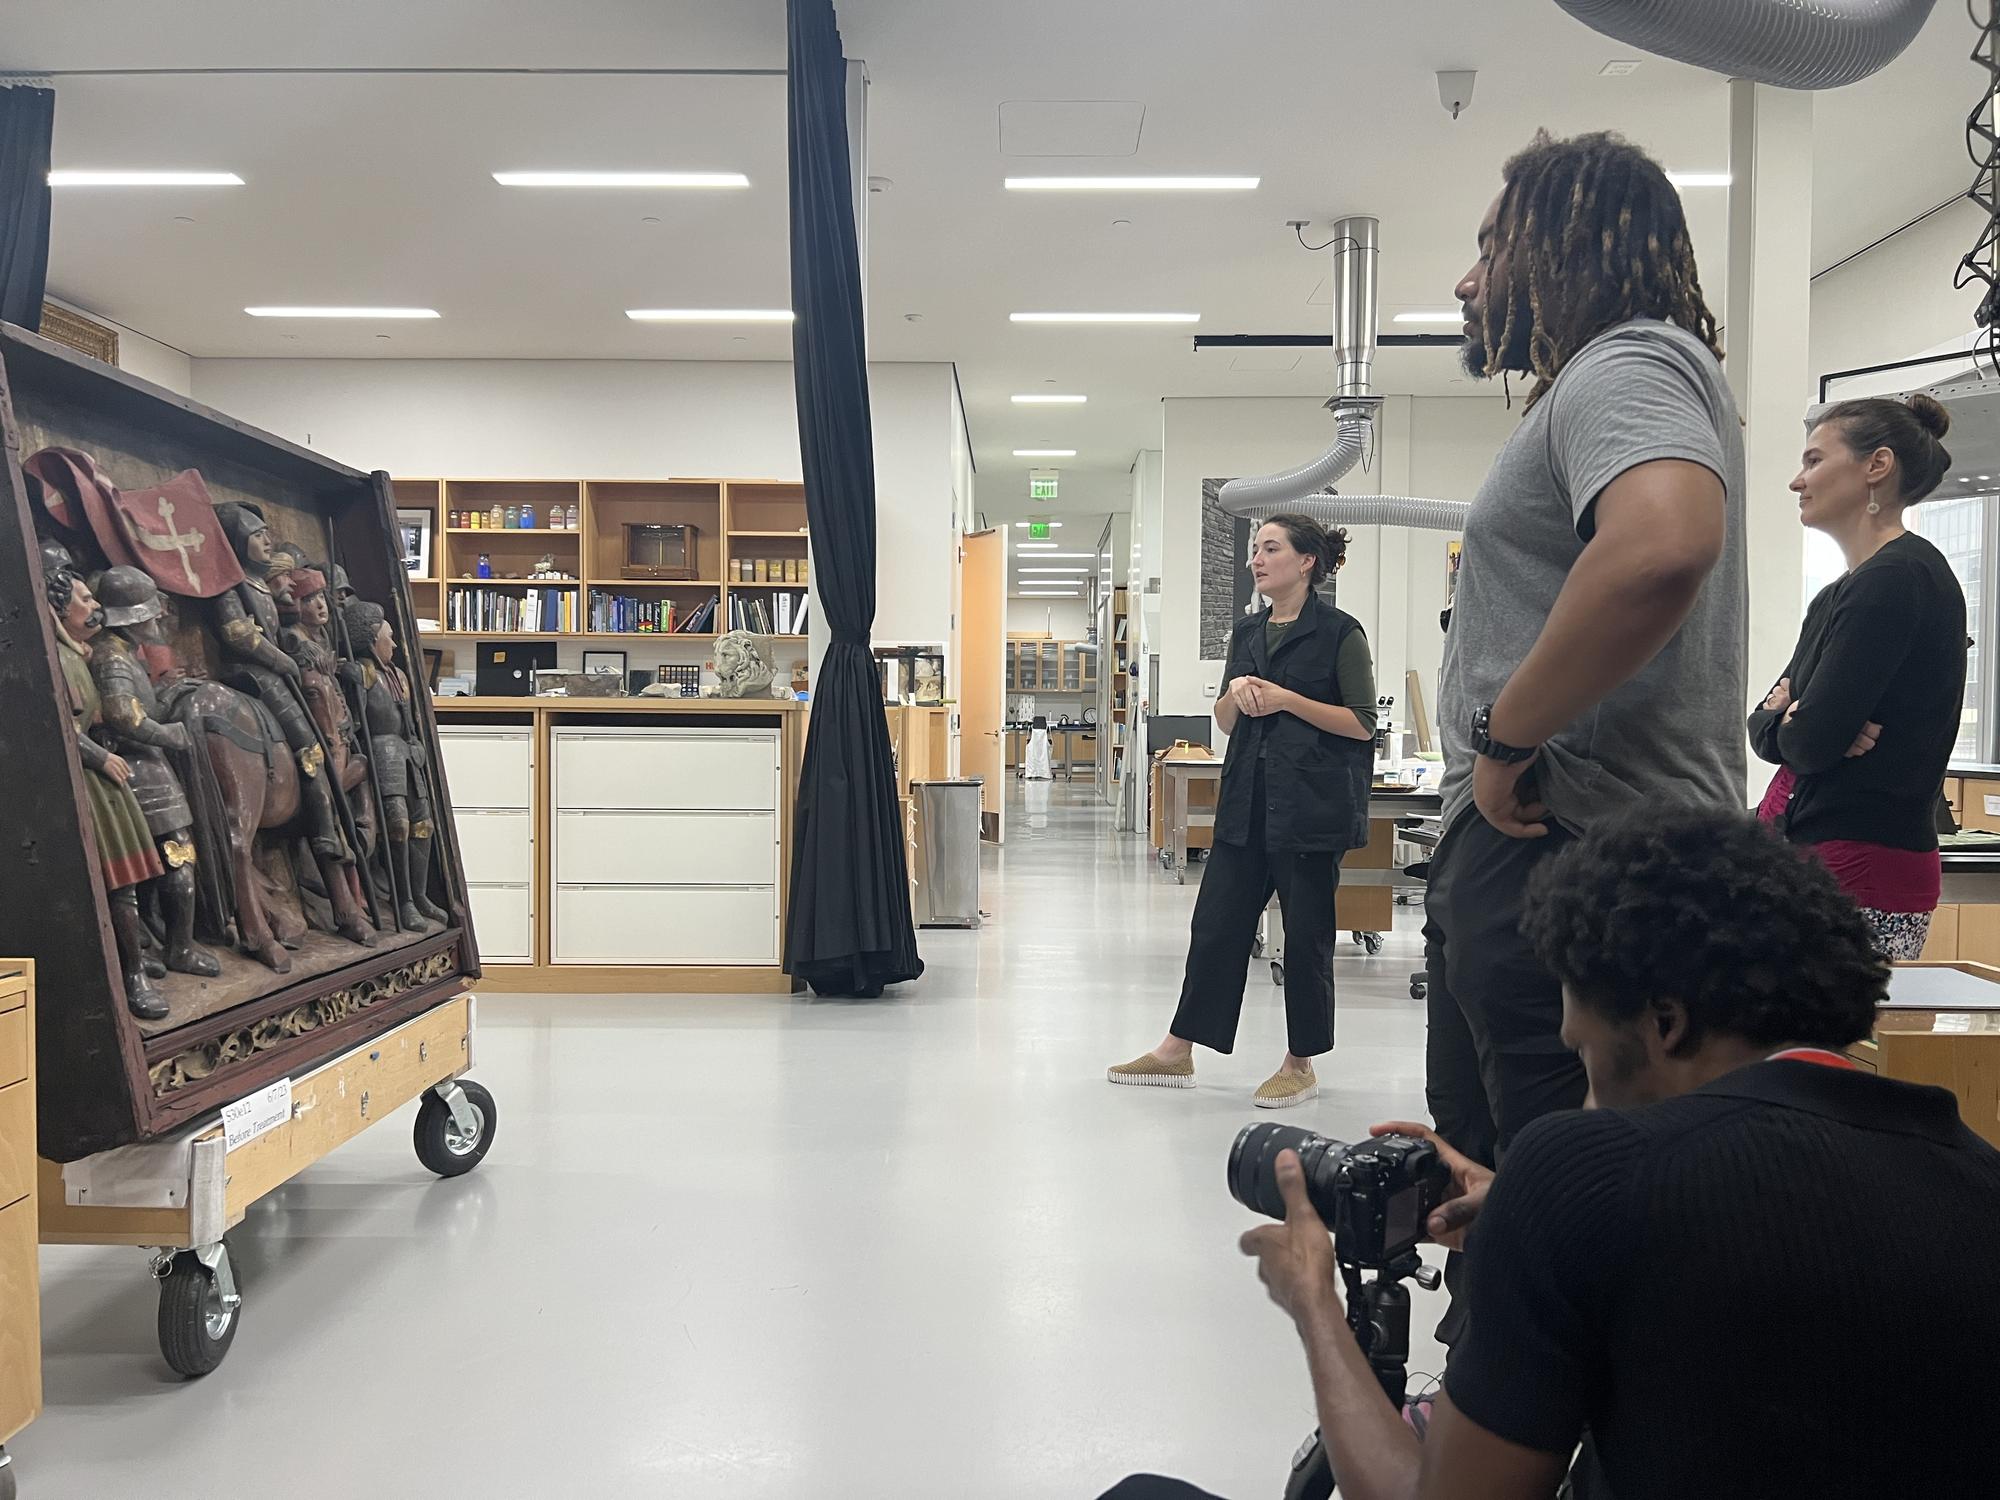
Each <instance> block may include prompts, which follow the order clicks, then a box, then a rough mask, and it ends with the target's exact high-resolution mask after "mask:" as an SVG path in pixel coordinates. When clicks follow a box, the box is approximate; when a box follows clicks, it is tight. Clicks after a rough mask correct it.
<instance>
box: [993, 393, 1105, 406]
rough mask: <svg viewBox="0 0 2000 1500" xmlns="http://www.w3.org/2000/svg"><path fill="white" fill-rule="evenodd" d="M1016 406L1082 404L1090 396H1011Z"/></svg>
mask: <svg viewBox="0 0 2000 1500" xmlns="http://www.w3.org/2000/svg"><path fill="white" fill-rule="evenodd" d="M1010 399H1011V400H1012V401H1013V403H1014V404H1015V405H1016V406H1081V405H1083V403H1084V402H1086V401H1088V400H1089V399H1090V397H1088V396H1056V395H1046V396H1044V395H1028V396H1014V397H1011V398H1010Z"/></svg>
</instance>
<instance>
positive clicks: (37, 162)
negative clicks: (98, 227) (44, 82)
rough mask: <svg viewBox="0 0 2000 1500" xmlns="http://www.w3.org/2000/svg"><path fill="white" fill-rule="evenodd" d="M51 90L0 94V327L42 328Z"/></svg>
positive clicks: (22, 87) (22, 88) (17, 88)
mask: <svg viewBox="0 0 2000 1500" xmlns="http://www.w3.org/2000/svg"><path fill="white" fill-rule="evenodd" d="M55 129H56V94H55V90H54V89H41V88H32V87H30V86H28V85H27V84H14V85H11V86H9V87H5V88H0V322H5V323H18V324H20V325H21V327H23V328H26V329H28V330H30V331H33V330H34V329H37V328H40V327H41V326H42V292H43V290H44V288H45V287H46V286H47V283H48V275H49V143H50V141H52V140H53V139H54V137H55Z"/></svg>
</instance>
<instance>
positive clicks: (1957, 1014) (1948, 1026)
mask: <svg viewBox="0 0 2000 1500" xmlns="http://www.w3.org/2000/svg"><path fill="white" fill-rule="evenodd" d="M1931 1030H1932V1031H1933V1032H1938V1031H1970V1030H1972V1016H1971V1013H1970V1012H1968V1011H1947V1012H1946V1013H1945V1014H1943V1015H1941V1016H1938V1017H1937V1018H1936V1019H1934V1020H1933V1021H1932V1022H1931Z"/></svg>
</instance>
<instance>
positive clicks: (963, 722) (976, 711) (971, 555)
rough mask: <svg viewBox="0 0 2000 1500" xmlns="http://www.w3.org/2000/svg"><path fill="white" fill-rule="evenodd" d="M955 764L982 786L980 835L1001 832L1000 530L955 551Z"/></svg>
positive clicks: (1003, 557) (1003, 617) (1003, 639)
mask: <svg viewBox="0 0 2000 1500" xmlns="http://www.w3.org/2000/svg"><path fill="white" fill-rule="evenodd" d="M958 556H959V564H958V565H959V569H960V581H959V598H960V600H961V601H962V607H963V609H964V614H963V616H962V617H961V619H960V621H959V625H960V635H959V667H958V673H959V694H958V714H959V765H960V769H961V771H962V773H963V774H964V775H967V776H977V777H979V778H981V779H982V780H983V781H984V782H985V783H986V785H985V787H984V788H983V790H982V791H981V793H980V800H979V807H980V813H981V816H980V820H979V821H980V831H981V833H982V835H983V836H984V837H985V838H987V839H988V840H990V841H991V842H993V843H996V844H997V843H999V842H1000V839H1001V835H1002V832H1003V825H1002V815H1003V812H1004V810H1005V807H1006V800H1007V799H1006V787H1007V783H1006V770H1005V767H1004V765H1003V759H1004V756H1003V749H1004V747H1003V745H1002V743H1001V739H1000V731H1001V724H1002V720H1003V717H1004V715H1005V713H1006V706H1007V693H1006V678H1005V661H1006V655H1005V653H1006V645H1007V543H1006V538H1005V537H1004V536H1003V535H1002V534H1001V533H1000V532H998V531H978V532H968V533H967V534H966V535H965V536H964V537H963V538H962V539H961V543H960V546H959V553H958Z"/></svg>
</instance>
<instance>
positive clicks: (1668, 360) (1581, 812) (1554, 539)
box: [1438, 318, 1749, 830]
mask: <svg viewBox="0 0 2000 1500" xmlns="http://www.w3.org/2000/svg"><path fill="white" fill-rule="evenodd" d="M1669 458H1678V459H1686V460H1688V461H1690V462H1693V463H1698V464H1701V465H1703V466H1704V467H1705V468H1709V469H1712V470H1714V471H1715V473H1716V475H1717V476H1718V477H1719V478H1720V479H1721V480H1722V484H1723V489H1724V491H1725V508H1726V519H1727V533H1726V536H1725V540H1724V542H1723V548H1722V557H1721V559H1720V561H1718V562H1717V563H1716V565H1715V570H1714V571H1713V572H1712V573H1710V574H1709V576H1708V581H1707V582H1706V583H1705V584H1704V585H1703V586H1702V590H1701V594H1700V597H1699V598H1697V599H1696V601H1695V606H1694V611H1693V613H1691V614H1690V615H1689V616H1688V618H1687V620H1686V622H1685V623H1684V624H1683V625H1682V626H1681V628H1680V631H1679V633H1677V634H1676V635H1675V636H1674V638H1673V639H1672V640H1671V641H1669V642H1667V645H1666V647H1665V649H1663V650H1662V651H1661V652H1660V654H1659V655H1658V656H1656V657H1654V658H1653V660H1652V661H1650V662H1648V663H1647V664H1646V665H1645V666H1644V667H1643V668H1641V669H1640V671H1639V673H1638V675H1637V676H1635V677H1633V678H1632V679H1631V680H1630V681H1629V682H1626V683H1625V684H1623V685H1622V686H1620V687H1618V688H1617V689H1615V690H1614V691H1613V692H1612V693H1611V694H1610V696H1609V697H1607V698H1605V699H1604V700H1603V701H1602V702H1601V703H1599V704H1598V705H1597V707H1596V708H1594V709H1592V710H1591V711H1590V712H1589V713H1587V714H1585V715H1584V716H1583V717H1582V718H1580V719H1578V720H1577V721H1576V722H1575V723H1573V724H1570V725H1569V726H1567V727H1566V728H1564V729H1563V730H1562V731H1561V732H1560V733H1558V734H1557V735H1556V736H1555V738H1554V739H1552V740H1550V741H1549V742H1548V743H1547V744H1546V745H1545V746H1543V748H1542V754H1541V758H1540V759H1539V760H1538V761H1537V762H1536V764H1535V770H1534V774H1535V776H1536V777H1537V778H1538V784H1539V787H1540V791H1541V794H1542V797H1543V800H1545V801H1546V802H1547V803H1548V806H1549V810H1550V812H1551V813H1552V814H1553V815H1554V816H1555V817H1556V818H1558V819H1559V820H1560V821H1561V822H1562V823H1563V824H1564V825H1565V826H1566V827H1569V828H1571V829H1579V830H1580V829H1583V828H1586V827H1588V826H1589V825H1590V824H1591V822H1592V821H1594V820H1596V819H1598V818H1601V817H1603V816H1604V815H1606V814H1608V813H1612V812H1615V811H1617V810H1618V809H1620V808H1623V807H1627V806H1630V805H1631V804H1633V803H1636V802H1640V801H1647V802H1660V801H1666V802H1686V803H1701V804H1709V805H1726V806H1730V807H1741V806H1743V805H1744V785H1745V782H1744V776H1745V770H1746V767H1745V764H1744V761H1745V754H1744V744H1743V709H1744V702H1745V691H1746V685H1745V680H1744V679H1745V672H1746V668H1745V656H1746V654H1747V650H1748V645H1747V640H1746V637H1745V631H1746V629H1747V619H1748V608H1749V585H1748V581H1747V579H1746V577H1745V573H1744V519H1743V487H1744V480H1743V428H1742V424H1741V422H1740V421H1739V420H1738V419H1737V415H1736V403H1735V400H1734V399H1733V398H1732V397H1731V395H1730V393H1729V387H1728V385H1727V384H1726V383H1725V382H1724V380H1723V377H1722V368H1721V366H1720V365H1718V364H1717V363H1716V360H1715V356H1714V355H1712V354H1711V353H1709V351H1708V350H1707V349H1706V348H1705V347H1703V345H1702V343H1701V341H1700V340H1699V339H1697V338H1695V337H1694V336H1693V335H1692V334H1690V333H1688V332H1687V331H1686V330H1685V329H1682V328H1678V327H1675V326H1673V325H1672V324H1668V323H1661V322H1657V321H1655V320H1653V319H1650V318H1642V319H1638V320H1636V321H1634V322H1630V323H1621V324H1620V325H1619V326H1618V327H1616V328H1613V329H1610V330H1608V331H1607V332H1605V333H1602V334H1599V335H1598V336H1597V337H1596V338H1595V339H1592V340H1591V341H1590V343H1588V344H1586V345H1585V346H1584V347H1583V348H1582V349H1581V350H1579V351H1578V352H1577V354H1576V357H1575V358H1573V359H1572V360H1571V361H1570V362H1569V363H1568V364H1567V365H1566V366H1564V367H1563V372H1562V374H1561V375H1560V376H1559V377H1557V379H1556V383H1555V385H1554V387H1553V388H1552V389H1551V390H1550V391H1549V393H1548V394H1547V395H1546V396H1544V397H1543V398H1542V399H1541V400H1540V401H1538V402H1536V403H1535V406H1534V408H1533V409H1532V410H1530V411H1529V412H1528V414H1527V415H1526V416H1525V417H1523V418H1522V419H1521V425H1520V426H1519V427H1518V428H1517V429H1515V432H1514V435H1513V437H1511V438H1509V439H1508V441H1507V445H1506V446H1505V447H1504V448H1502V449H1501V450H1500V456H1499V457H1498V458H1497V459H1495V460H1494V463H1493V468H1492V470H1491V472H1489V473H1488V474H1487V476H1486V481H1485V483H1483V484H1482V485H1480V487H1479V493H1478V495H1477V496H1475V497H1474V499H1473V502H1472V509H1471V511H1470V513H1469V514H1468V515H1467V517H1466V522H1465V551H1464V555H1463V556H1462V557H1461V559H1460V563H1459V575H1458V593H1457V596H1456V598H1455V599H1454V600H1453V603H1452V614H1451V631H1450V633H1449V634H1448V635H1447V636H1446V638H1445V648H1444V678H1443V682H1442V684H1441V687H1440V690H1439V693H1438V716H1439V721H1440V723H1439V728H1440V730H1441V731H1442V735H1443V740H1444V756H1445V776H1444V788H1443V792H1444V816H1445V821H1446V823H1447V824H1449V823H1450V821H1451V820H1452V819H1453V818H1455V817H1457V815H1458V814H1459V813H1460V812H1462V811H1463V810H1464V809H1465V808H1466V807H1468V806H1470V805H1471V802H1472V765H1473V754H1472V744H1471V729H1472V715H1473V712H1474V711H1475V710H1476V709H1478V708H1479V707H1480V705H1482V704H1486V703H1491V702H1493V701H1494V700H1495V699H1496V698H1498V697H1499V696H1500V690H1501V689H1502V688H1503V687H1505V686H1506V685H1507V679H1508V678H1510V677H1511V676H1513V674H1514V669H1515V668H1516V667H1518V666H1519V665H1520V664H1521V662H1522V660H1523V659H1524V658H1526V656H1527V654H1528V650H1529V648H1530V647H1532V646H1533V645H1534V644H1535V641H1536V639H1537V638H1538V637H1539V636H1540V635H1541V633H1542V627H1543V625H1545V624H1546V623H1547V622H1548V617H1549V611H1550V610H1551V609H1553V608H1554V607H1555V602H1556V595H1557V594H1559V593H1561V592H1562V587H1563V583H1564V581H1565V580H1566V579H1567V578H1568V577H1569V570H1570V568H1571V567H1572V566H1573V565H1574V564H1575V562H1576V560H1577V558H1578V556H1579V555H1581V553H1582V552H1583V548H1584V543H1585V542H1586V541H1587V540H1588V538H1589V537H1590V536H1591V534H1592V531H1593V520H1594V518H1593V514H1592V506H1593V505H1594V504H1595V503H1596V501H1597V497H1598V496H1599V495H1601V494H1602V493H1603V492H1604V490H1605V488H1606V487H1607V486H1608V485H1609V484H1610V483H1611V482H1612V481H1613V480H1614V479H1616V478H1618V476H1619V475H1621V474H1623V473H1625V472H1626V470H1628V469H1633V468H1636V467H1638V466H1639V465H1640V464H1643V463H1649V462H1651V461H1653V460H1655V459H1669Z"/></svg>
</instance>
